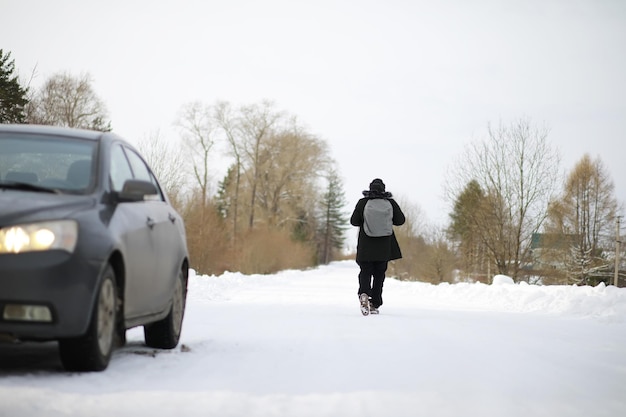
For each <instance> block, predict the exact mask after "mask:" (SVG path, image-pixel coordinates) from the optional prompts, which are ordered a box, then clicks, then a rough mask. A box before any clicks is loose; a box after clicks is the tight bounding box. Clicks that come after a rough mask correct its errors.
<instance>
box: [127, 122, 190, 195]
mask: <svg viewBox="0 0 626 417" xmlns="http://www.w3.org/2000/svg"><path fill="white" fill-rule="evenodd" d="M137 147H138V148H139V150H140V151H141V154H142V155H143V156H144V157H145V158H146V161H147V162H148V164H149V165H150V167H151V168H152V170H153V171H154V174H155V175H156V176H157V178H158V179H159V182H160V183H161V184H162V185H163V187H164V188H165V192H166V194H167V195H168V196H169V197H170V199H171V200H172V202H173V203H174V204H176V205H177V206H180V204H181V203H182V199H183V195H184V191H185V186H186V184H187V174H188V172H187V169H186V168H187V164H186V160H185V157H184V155H183V152H182V150H181V148H180V146H177V144H175V143H173V142H172V141H170V140H166V139H165V138H163V136H162V135H161V132H160V131H159V130H155V131H152V132H150V133H148V134H147V135H145V136H144V137H143V138H142V139H141V140H140V141H139V143H138V144H137Z"/></svg>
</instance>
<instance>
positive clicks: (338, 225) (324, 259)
mask: <svg viewBox="0 0 626 417" xmlns="http://www.w3.org/2000/svg"><path fill="white" fill-rule="evenodd" d="M345 205H346V201H345V193H344V191H343V184H342V182H341V180H340V179H339V177H338V176H337V173H336V171H335V170H334V169H331V170H330V172H329V174H328V187H327V189H326V193H325V194H324V195H323V197H322V200H321V202H320V213H321V221H320V222H319V224H320V230H319V237H320V238H319V252H318V253H319V258H320V262H321V263H324V264H327V263H329V262H330V261H332V260H333V255H334V253H335V251H337V250H341V248H342V247H343V244H344V242H345V233H346V230H347V229H348V219H347V215H346V214H345V213H344V212H343V211H342V209H343V207H344V206H345Z"/></svg>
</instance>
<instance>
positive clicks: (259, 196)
mask: <svg viewBox="0 0 626 417" xmlns="http://www.w3.org/2000/svg"><path fill="white" fill-rule="evenodd" d="M14 70H15V66H14V62H13V61H12V60H10V54H5V53H3V51H2V50H0V104H1V106H0V122H1V123H39V124H51V125H60V126H68V127H79V128H87V129H95V130H103V131H106V130H110V129H111V122H110V121H109V120H108V115H107V112H106V107H105V106H104V103H103V102H102V101H101V100H100V99H99V98H98V97H97V95H96V94H95V93H94V91H93V89H92V87H91V80H90V78H89V76H88V75H82V76H80V77H74V76H72V75H71V74H68V73H59V74H56V75H53V76H52V77H50V78H49V79H48V80H46V81H45V82H44V84H43V86H42V87H41V88H39V89H36V90H34V89H30V87H22V86H21V85H20V83H19V80H18V79H17V76H15V74H14ZM175 127H176V129H177V131H178V134H179V138H178V139H179V141H176V142H174V141H172V140H166V139H164V138H162V137H161V135H160V133H159V132H152V133H150V134H149V135H148V136H147V137H145V138H143V140H142V141H141V142H140V143H139V144H138V146H139V148H140V149H141V151H142V153H143V154H144V156H145V157H146V158H147V159H148V162H149V163H150V165H151V166H152V167H153V169H154V170H155V173H156V174H157V176H158V177H159V178H160V180H161V182H162V184H163V185H164V187H165V188H166V192H167V194H168V195H169V197H170V199H171V200H172V202H173V204H174V205H175V206H176V207H177V209H178V210H179V211H180V212H181V214H182V215H183V216H184V218H185V221H186V225H187V232H188V236H187V237H188V243H189V249H190V252H191V259H192V266H193V267H194V268H195V269H197V270H199V271H200V272H202V273H207V274H219V273H221V272H223V271H226V270H231V271H241V272H245V273H272V272H275V271H278V270H282V269H286V268H305V267H309V266H314V265H317V264H320V263H327V262H330V261H332V260H335V259H340V258H343V257H346V256H349V257H352V255H346V254H344V253H343V250H344V244H345V240H346V236H345V234H346V232H347V231H348V230H349V229H350V226H349V223H348V216H349V213H350V212H351V209H352V206H348V202H347V201H346V200H345V196H344V191H343V185H342V181H341V178H340V176H339V174H338V167H337V166H336V163H335V162H334V161H333V160H332V158H331V157H330V155H329V151H328V146H327V144H326V142H325V141H324V140H322V139H321V138H319V137H317V136H315V135H314V134H312V133H311V132H309V131H308V130H307V129H306V128H305V127H304V126H303V125H302V124H300V123H299V121H298V119H297V117H296V116H294V115H292V114H289V113H288V112H285V111H282V110H280V109H277V108H276V106H275V105H274V104H273V103H271V102H260V103H250V104H244V105H233V104H232V103H229V102H225V101H224V102H215V103H210V104H207V103H202V102H194V103H188V104H186V105H184V106H182V107H181V109H180V111H179V114H178V118H177V121H176V123H175ZM548 134H549V129H548V128H547V127H545V126H536V125H535V124H533V123H532V122H531V121H530V120H528V119H520V120H517V121H514V122H512V123H510V124H502V123H501V124H499V125H498V126H491V125H490V126H489V127H488V129H487V132H486V134H485V136H484V137H483V138H481V139H478V140H475V141H473V142H472V143H470V144H469V145H468V147H467V148H466V149H465V152H464V153H463V154H462V155H461V156H460V158H459V160H458V161H457V163H456V165H455V166H454V167H452V168H451V169H450V170H449V174H448V177H447V178H445V188H446V197H447V199H448V202H449V203H450V207H451V211H450V215H449V222H448V224H446V225H442V226H433V225H431V224H428V222H427V221H426V220H425V217H424V216H423V214H422V213H421V210H420V208H419V206H417V205H415V204H412V203H411V202H410V201H407V200H406V199H404V198H402V197H400V201H399V202H400V205H401V206H402V208H403V210H404V211H405V214H406V215H407V223H406V224H405V225H404V226H402V227H400V228H397V229H396V235H397V237H398V240H399V242H400V245H401V247H402V252H403V255H404V258H403V259H401V260H398V261H395V262H392V263H391V264H390V268H389V269H390V271H389V273H390V275H395V276H397V277H399V278H400V279H419V280H423V281H428V282H432V283H441V282H459V281H469V282H472V281H482V282H490V280H491V278H492V277H493V276H494V275H495V274H505V275H509V276H511V277H513V278H514V279H515V280H516V281H518V282H519V281H527V282H532V283H543V284H592V285H593V284H597V283H599V282H606V283H613V282H615V281H614V278H615V277H616V276H619V277H620V279H622V280H623V278H624V277H623V275H624V274H623V273H621V272H620V271H622V270H623V269H624V266H623V263H624V262H623V256H622V254H621V252H622V251H616V245H615V243H616V239H617V238H618V236H619V234H620V229H619V219H620V216H621V213H622V212H623V206H622V205H621V204H620V203H619V202H618V201H617V199H616V197H615V193H614V185H613V181H612V179H611V176H610V174H609V172H608V171H607V169H606V167H605V166H604V165H603V163H602V161H601V160H600V159H599V158H595V159H594V158H592V157H591V156H590V155H583V157H582V158H581V159H580V160H579V161H578V163H577V164H576V165H575V167H574V168H573V169H572V170H571V171H569V172H568V173H567V175H566V176H565V177H562V175H561V168H560V159H559V154H558V152H557V150H555V149H553V148H552V147H551V146H550V144H549V142H548ZM169 139H172V138H169ZM216 165H219V166H220V170H219V172H218V173H216V171H215V166H216ZM216 175H217V177H216Z"/></svg>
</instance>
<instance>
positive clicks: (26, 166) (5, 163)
mask: <svg viewBox="0 0 626 417" xmlns="http://www.w3.org/2000/svg"><path fill="white" fill-rule="evenodd" d="M96 144H97V142H95V141H92V140H83V139H78V138H64V137H59V136H43V135H32V134H31V135H24V134H11V133H5V134H0V188H5V189H6V188H15V189H23V190H29V191H45V192H48V191H49V192H59V193H72V194H82V193H85V192H87V191H88V190H89V189H90V188H91V187H92V186H93V184H94V183H95V181H94V178H93V171H94V170H92V165H93V160H94V155H95V150H96Z"/></svg>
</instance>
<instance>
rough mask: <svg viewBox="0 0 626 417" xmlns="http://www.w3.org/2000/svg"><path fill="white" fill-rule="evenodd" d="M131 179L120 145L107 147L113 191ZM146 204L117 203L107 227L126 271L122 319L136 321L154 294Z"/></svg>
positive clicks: (152, 243)
mask: <svg viewBox="0 0 626 417" xmlns="http://www.w3.org/2000/svg"><path fill="white" fill-rule="evenodd" d="M129 179H135V177H134V174H133V170H132V168H131V165H130V162H129V160H128V158H127V156H126V152H125V151H124V148H123V146H122V145H121V144H114V145H113V147H112V148H111V167H110V180H111V187H112V190H113V191H116V192H120V191H122V188H123V186H124V183H125V182H126V181H127V180H129ZM149 206H150V205H149V204H148V202H146V201H133V202H120V203H118V204H117V206H116V208H115V211H114V213H113V217H112V218H111V223H110V228H111V231H112V233H113V234H114V235H115V236H117V238H118V239H119V244H120V248H121V250H122V254H123V256H124V264H125V269H126V279H125V281H126V282H125V284H126V285H125V292H124V316H125V317H126V318H127V319H129V318H137V317H140V316H143V315H146V314H149V313H150V312H151V311H150V300H151V299H152V298H153V297H154V295H155V293H156V291H155V289H154V288H153V287H152V285H151V284H152V279H153V277H154V275H155V274H156V271H157V263H156V260H155V259H156V256H155V253H156V244H155V239H154V236H153V232H152V224H151V222H152V220H151V219H152V215H151V210H150V207H149Z"/></svg>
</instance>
